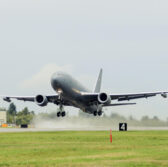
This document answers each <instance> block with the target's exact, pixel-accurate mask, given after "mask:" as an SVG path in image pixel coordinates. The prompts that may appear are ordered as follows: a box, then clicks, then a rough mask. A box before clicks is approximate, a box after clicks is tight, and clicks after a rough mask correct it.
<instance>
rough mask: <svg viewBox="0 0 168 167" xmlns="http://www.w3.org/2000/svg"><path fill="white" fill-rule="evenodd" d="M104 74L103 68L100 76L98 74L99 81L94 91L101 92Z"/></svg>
mask: <svg viewBox="0 0 168 167" xmlns="http://www.w3.org/2000/svg"><path fill="white" fill-rule="evenodd" d="M102 74H103V70H102V69H100V73H99V76H98V79H97V82H96V86H95V89H94V93H99V92H100V89H101V83H102Z"/></svg>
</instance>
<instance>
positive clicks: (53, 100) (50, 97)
mask: <svg viewBox="0 0 168 167" xmlns="http://www.w3.org/2000/svg"><path fill="white" fill-rule="evenodd" d="M2 98H3V100H4V101H7V102H11V100H12V99H16V100H21V101H25V102H26V101H29V102H35V96H2ZM46 98H47V101H48V102H49V103H54V104H57V105H59V104H60V99H59V96H58V95H47V96H46ZM62 104H63V105H67V106H69V105H71V104H69V102H68V101H66V100H63V101H62Z"/></svg>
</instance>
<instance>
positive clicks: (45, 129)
mask: <svg viewBox="0 0 168 167" xmlns="http://www.w3.org/2000/svg"><path fill="white" fill-rule="evenodd" d="M110 129H112V131H119V130H118V127H109V128H107V127H96V128H89V127H86V128H0V133H3V132H4V133H6V132H49V131H51V132H54V131H108V130H110ZM148 130H149V131H150V130H168V127H128V131H148Z"/></svg>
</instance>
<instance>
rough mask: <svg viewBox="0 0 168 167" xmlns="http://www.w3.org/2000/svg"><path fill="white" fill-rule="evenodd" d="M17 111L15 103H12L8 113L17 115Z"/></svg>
mask: <svg viewBox="0 0 168 167" xmlns="http://www.w3.org/2000/svg"><path fill="white" fill-rule="evenodd" d="M16 113H17V111H16V106H15V104H14V103H11V104H10V105H9V108H8V114H10V115H13V116H15V115H16Z"/></svg>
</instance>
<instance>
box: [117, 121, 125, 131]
mask: <svg viewBox="0 0 168 167" xmlns="http://www.w3.org/2000/svg"><path fill="white" fill-rule="evenodd" d="M119 130H120V131H127V123H119Z"/></svg>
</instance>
